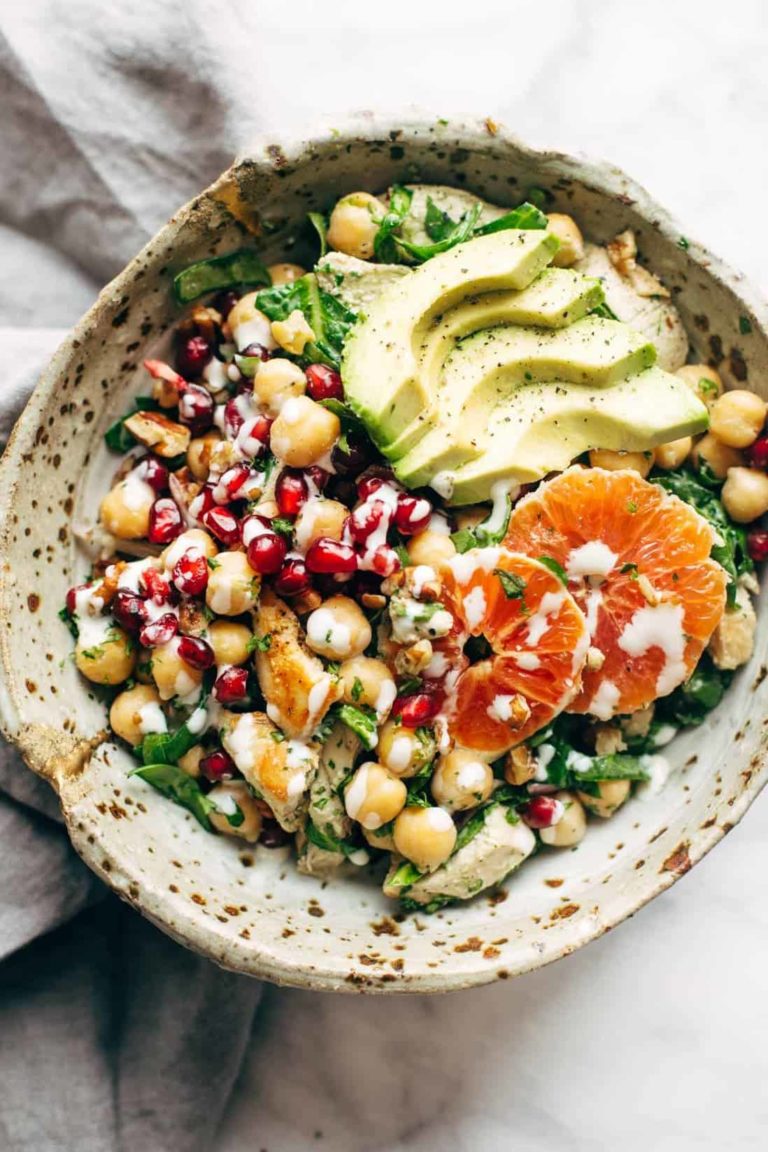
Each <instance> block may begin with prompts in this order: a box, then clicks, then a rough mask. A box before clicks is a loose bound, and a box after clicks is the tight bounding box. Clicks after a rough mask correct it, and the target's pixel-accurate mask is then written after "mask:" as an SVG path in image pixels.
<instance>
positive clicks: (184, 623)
mask: <svg viewBox="0 0 768 1152" xmlns="http://www.w3.org/2000/svg"><path fill="white" fill-rule="evenodd" d="M179 628H180V629H181V631H182V632H183V633H184V634H185V635H187V636H203V635H204V634H205V632H206V629H207V628H208V617H207V616H206V613H205V609H204V608H203V606H202V604H201V603H199V602H198V601H196V600H188V599H187V598H186V597H184V598H183V599H182V601H181V603H180V604H179Z"/></svg>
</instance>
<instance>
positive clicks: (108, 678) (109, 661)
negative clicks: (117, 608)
mask: <svg viewBox="0 0 768 1152" xmlns="http://www.w3.org/2000/svg"><path fill="white" fill-rule="evenodd" d="M135 663H136V650H135V648H134V646H133V644H132V642H131V639H130V637H129V636H128V635H127V634H126V633H125V632H124V631H123V630H122V628H117V627H115V626H113V627H111V628H110V629H109V631H108V632H107V633H106V635H105V637H104V639H103V640H99V641H98V642H97V643H96V644H91V645H90V646H88V647H83V644H82V641H81V640H78V642H77V647H76V648H75V665H76V666H77V669H78V671H80V672H82V674H83V676H85V678H86V680H91V681H92V682H93V683H94V684H122V682H123V680H127V679H128V677H129V676H130V674H131V672H133V666H134V664H135Z"/></svg>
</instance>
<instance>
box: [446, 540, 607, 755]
mask: <svg viewBox="0 0 768 1152" xmlns="http://www.w3.org/2000/svg"><path fill="white" fill-rule="evenodd" d="M442 577H443V582H444V586H445V591H446V599H447V604H448V607H449V608H450V609H451V610H452V612H453V613H454V615H455V616H456V617H457V618H458V619H459V621H460V622H461V624H462V625H463V627H464V630H465V632H464V634H465V635H466V633H469V634H470V635H471V636H484V637H485V639H486V640H487V641H488V643H489V645H490V647H491V654H490V656H489V657H488V659H485V660H481V661H480V662H479V663H477V664H473V665H471V666H470V667H468V668H467V667H464V668H463V670H462V671H461V672H460V674H459V676H458V679H457V682H456V685H455V694H454V707H453V713H452V716H451V721H450V727H451V735H452V736H453V737H454V739H455V740H456V741H457V742H458V743H459V744H461V745H463V746H464V747H465V748H473V749H477V750H478V751H483V752H488V753H492V754H493V755H500V754H501V753H502V752H505V751H507V749H509V748H512V747H513V746H514V745H515V744H519V743H520V742H521V741H522V740H525V739H526V738H527V737H528V736H531V735H532V734H533V733H534V732H537V731H538V730H539V729H540V728H543V727H545V726H546V725H547V724H548V723H549V722H550V720H552V719H553V718H554V717H555V716H556V715H557V714H558V713H559V712H561V711H562V710H563V708H564V707H565V705H566V704H567V703H568V702H569V701H570V700H571V699H572V698H573V696H574V695H575V694H576V692H577V691H578V689H579V685H580V674H581V671H582V668H583V666H584V661H585V659H586V654H587V648H588V646H589V633H588V631H587V626H586V621H585V619H584V615H583V613H582V612H581V610H580V609H579V607H578V605H577V604H576V601H575V600H574V598H573V597H572V596H571V594H570V593H569V592H568V590H567V589H566V588H565V587H564V586H563V584H562V582H561V581H560V580H559V579H558V577H557V576H556V575H555V574H554V573H553V572H551V571H550V570H549V569H548V568H547V567H545V565H543V564H540V563H539V562H538V561H537V560H532V559H530V558H529V557H528V556H522V555H520V554H519V553H515V552H510V551H507V550H506V549H505V548H476V549H472V550H471V551H469V552H465V553H464V554H463V555H461V556H455V557H453V559H452V560H449V561H448V562H447V564H446V565H445V566H444V567H443V569H442ZM455 655H456V657H457V658H459V652H458V651H457V652H456V654H455ZM460 666H461V665H460Z"/></svg>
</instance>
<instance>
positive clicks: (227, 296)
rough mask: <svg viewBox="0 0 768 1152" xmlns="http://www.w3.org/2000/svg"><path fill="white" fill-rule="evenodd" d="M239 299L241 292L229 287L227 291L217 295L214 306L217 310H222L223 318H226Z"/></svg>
mask: <svg viewBox="0 0 768 1152" xmlns="http://www.w3.org/2000/svg"><path fill="white" fill-rule="evenodd" d="M239 299H240V296H239V293H237V292H233V291H232V289H231V288H228V289H227V290H226V291H225V292H220V293H219V294H218V296H216V297H215V299H214V301H213V307H214V308H215V309H216V311H217V312H220V313H221V315H222V318H223V319H224V320H226V318H227V316H229V314H230V312H231V311H232V309H233V308H234V306H235V304H237V302H238V300H239Z"/></svg>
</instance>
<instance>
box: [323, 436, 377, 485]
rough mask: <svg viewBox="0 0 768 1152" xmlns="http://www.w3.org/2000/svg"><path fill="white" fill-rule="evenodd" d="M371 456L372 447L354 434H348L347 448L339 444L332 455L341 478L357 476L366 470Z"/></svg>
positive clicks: (336, 470)
mask: <svg viewBox="0 0 768 1152" xmlns="http://www.w3.org/2000/svg"><path fill="white" fill-rule="evenodd" d="M370 455H371V448H370V445H369V444H367V443H366V441H364V440H362V439H361V438H360V437H359V436H355V434H354V432H348V433H347V446H346V448H342V447H341V445H339V444H337V445H336V447H335V448H334V449H333V452H332V453H331V463H332V464H333V468H334V471H335V472H337V473H338V474H339V475H340V476H357V474H358V473H359V472H362V470H363V468H365V466H366V464H367V463H368V460H369V459H370Z"/></svg>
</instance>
